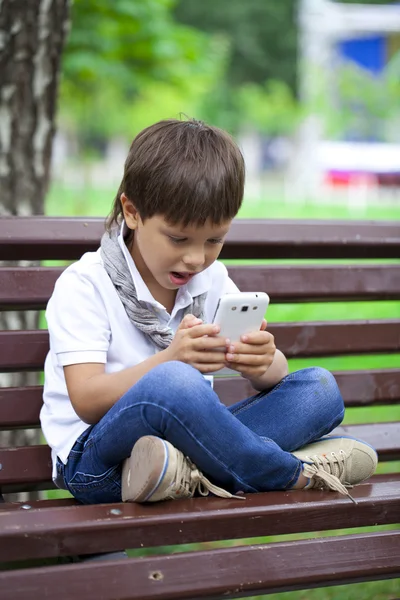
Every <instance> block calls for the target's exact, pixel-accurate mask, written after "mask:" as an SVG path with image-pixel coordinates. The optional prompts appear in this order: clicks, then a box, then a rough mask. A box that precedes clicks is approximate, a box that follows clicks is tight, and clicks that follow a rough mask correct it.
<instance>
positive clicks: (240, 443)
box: [57, 362, 344, 504]
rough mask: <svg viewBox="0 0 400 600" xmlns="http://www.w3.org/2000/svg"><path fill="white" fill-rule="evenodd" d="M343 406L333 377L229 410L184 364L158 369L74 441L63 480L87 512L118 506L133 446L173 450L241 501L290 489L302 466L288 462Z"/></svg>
mask: <svg viewBox="0 0 400 600" xmlns="http://www.w3.org/2000/svg"><path fill="white" fill-rule="evenodd" d="M343 415H344V406H343V399H342V397H341V394H340V392H339V389H338V386H337V384H336V381H335V379H334V377H333V375H332V374H331V373H329V372H328V371H326V370H324V369H321V368H309V369H303V370H301V371H297V372H295V373H291V374H289V375H288V376H287V377H285V378H284V379H283V380H282V381H281V382H280V383H278V385H276V386H275V387H274V388H272V389H271V390H269V391H264V392H260V393H259V394H256V395H255V396H252V397H250V398H247V399H246V400H243V401H241V402H238V403H237V404H235V405H233V406H231V407H229V408H227V407H225V406H224V405H223V404H222V403H221V402H220V400H219V398H218V396H217V394H216V393H215V392H214V391H213V390H212V388H211V386H210V383H209V382H208V381H207V380H206V379H204V377H203V376H202V375H201V374H200V373H199V372H198V371H197V370H196V369H194V368H192V367H190V366H188V365H186V364H184V363H180V362H168V363H165V364H162V365H159V366H157V367H155V368H154V369H153V370H151V371H150V372H148V373H147V374H146V375H144V377H142V378H141V379H140V380H139V381H138V382H137V383H136V384H135V385H134V386H133V387H132V388H131V389H130V390H128V391H127V392H126V394H124V396H123V397H122V398H121V399H120V400H118V402H117V403H116V404H115V405H114V406H113V407H112V408H111V409H110V410H109V411H108V412H107V413H106V414H105V415H104V417H103V418H102V419H101V420H100V421H99V422H98V423H96V424H95V425H92V426H90V427H89V428H88V429H87V430H86V431H85V432H84V433H83V434H82V435H81V436H80V437H79V438H78V440H77V441H76V443H75V445H74V446H73V448H72V450H71V452H70V454H69V457H68V462H67V464H66V465H63V464H62V463H61V461H58V462H57V469H58V475H59V476H60V477H61V479H62V480H63V481H64V483H65V487H66V489H68V490H69V491H70V492H71V493H72V494H73V496H75V498H76V499H77V500H79V501H80V502H82V503H84V504H92V503H101V502H120V501H121V463H122V461H123V460H124V459H125V458H127V457H128V456H129V455H130V453H131V451H132V447H133V446H134V444H135V442H136V441H137V440H138V439H139V438H140V437H142V436H144V435H155V436H158V437H161V438H164V439H166V440H168V441H169V442H171V443H172V444H173V445H174V446H175V447H176V448H178V449H179V450H181V451H182V452H183V453H184V454H185V455H186V456H188V457H190V459H191V460H192V461H193V462H194V463H196V465H197V466H198V468H199V469H200V470H201V471H203V473H204V474H205V475H206V476H207V477H208V478H209V479H211V481H212V482H213V483H215V484H217V485H219V486H221V487H224V488H225V489H227V490H229V491H231V492H233V493H236V492H238V491H240V490H242V491H243V492H259V491H267V490H279V489H289V488H291V487H293V485H294V484H295V483H296V481H297V479H298V477H299V475H300V473H301V471H302V463H301V461H300V460H298V459H297V458H296V457H295V456H293V455H292V454H290V452H291V451H293V450H296V449H298V448H300V447H302V446H304V445H305V444H307V443H309V442H311V441H314V440H317V439H318V438H320V437H321V436H323V435H326V434H327V433H329V432H330V431H332V429H334V428H335V427H337V426H338V425H339V424H340V423H341V421H342V419H343Z"/></svg>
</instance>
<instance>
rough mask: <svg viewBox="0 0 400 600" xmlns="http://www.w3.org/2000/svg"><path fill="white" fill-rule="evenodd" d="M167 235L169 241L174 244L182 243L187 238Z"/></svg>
mask: <svg viewBox="0 0 400 600" xmlns="http://www.w3.org/2000/svg"><path fill="white" fill-rule="evenodd" d="M168 237H169V239H170V240H171V242H173V243H174V244H182V243H183V242H186V240H187V238H177V237H174V236H173V235H169V236H168Z"/></svg>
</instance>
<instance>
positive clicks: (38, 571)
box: [0, 531, 400, 600]
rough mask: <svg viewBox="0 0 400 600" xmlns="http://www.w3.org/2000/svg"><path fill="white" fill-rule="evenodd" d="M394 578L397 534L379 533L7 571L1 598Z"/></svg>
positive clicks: (173, 598) (219, 594)
mask: <svg viewBox="0 0 400 600" xmlns="http://www.w3.org/2000/svg"><path fill="white" fill-rule="evenodd" d="M355 556H356V557H357V560H356V561H355V560H354V557H355ZM399 575H400V532H399V531H391V532H387V531H385V532H379V533H370V534H358V535H349V536H338V537H330V538H321V539H310V540H301V541H300V540H299V541H297V542H295V543H293V542H280V543H276V544H259V545H253V546H242V547H236V548H224V549H218V550H211V551H203V552H190V553H185V554H175V555H172V556H153V557H147V558H134V559H130V560H122V561H106V562H104V561H103V562H101V563H98V562H97V563H96V562H94V563H86V564H75V565H65V566H63V567H59V566H56V567H43V568H35V569H24V570H20V571H6V572H3V573H1V574H0V600H9V598H10V597H12V598H13V600H27V599H28V598H33V597H38V598H39V597H47V598H57V599H58V600H70V599H71V598H80V599H82V600H85V599H89V598H93V597H101V599H102V600H115V598H118V599H119V600H157V599H161V598H165V599H168V600H178V599H179V600H183V599H188V600H189V599H190V600H196V599H198V598H235V597H236V598H237V597H243V595H250V594H251V595H258V594H263V593H265V592H268V593H270V592H281V591H289V590H298V589H304V588H313V587H322V586H326V585H334V584H339V583H341V584H342V583H351V582H359V581H370V580H374V579H385V578H394V577H398V576H399Z"/></svg>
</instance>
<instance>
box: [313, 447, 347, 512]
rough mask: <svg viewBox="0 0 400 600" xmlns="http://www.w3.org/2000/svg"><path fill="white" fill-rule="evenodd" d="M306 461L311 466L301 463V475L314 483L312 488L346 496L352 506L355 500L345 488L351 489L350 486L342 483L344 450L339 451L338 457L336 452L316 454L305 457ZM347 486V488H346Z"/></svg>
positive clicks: (345, 457)
mask: <svg viewBox="0 0 400 600" xmlns="http://www.w3.org/2000/svg"><path fill="white" fill-rule="evenodd" d="M306 459H307V460H309V461H310V462H311V464H308V463H303V473H304V475H305V476H306V477H309V478H311V479H312V480H313V481H314V486H313V487H315V484H317V487H321V488H322V489H329V490H332V491H333V492H339V493H340V494H343V495H344V496H347V497H348V498H349V499H350V500H351V501H352V502H354V504H357V502H356V500H355V499H354V498H353V496H352V495H351V494H350V493H349V491H348V489H347V488H351V487H352V486H351V485H350V484H346V482H343V483H342V480H343V478H344V474H345V468H346V459H347V455H346V453H345V452H344V450H340V451H339V456H338V455H337V454H336V452H330V454H318V455H317V454H316V455H314V456H306ZM346 486H347V487H346Z"/></svg>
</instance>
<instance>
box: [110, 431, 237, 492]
mask: <svg viewBox="0 0 400 600" xmlns="http://www.w3.org/2000/svg"><path fill="white" fill-rule="evenodd" d="M121 483H122V500H123V501H124V502H158V501H160V500H176V499H177V498H192V497H193V496H194V494H195V492H196V491H197V492H198V493H199V494H200V495H201V496H208V494H209V493H210V492H212V493H213V494H215V496H220V497H221V498H240V499H243V498H244V496H234V495H233V494H230V493H229V492H227V491H225V490H223V489H222V488H219V487H217V486H216V485H213V484H212V483H211V482H210V481H209V480H208V479H207V478H206V477H204V475H203V474H202V473H201V471H199V470H198V468H197V467H196V465H194V464H193V463H192V462H191V461H190V460H189V459H188V458H186V457H185V456H184V455H183V454H182V452H180V451H179V450H177V449H176V448H175V447H174V446H173V445H172V444H170V443H169V442H167V441H166V440H162V439H161V438H158V437H155V436H152V435H146V436H144V437H141V438H140V439H139V440H138V441H137V442H136V444H135V445H134V447H133V450H132V454H131V455H130V457H129V458H127V459H126V460H125V461H124V463H123V466H122V481H121Z"/></svg>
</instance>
